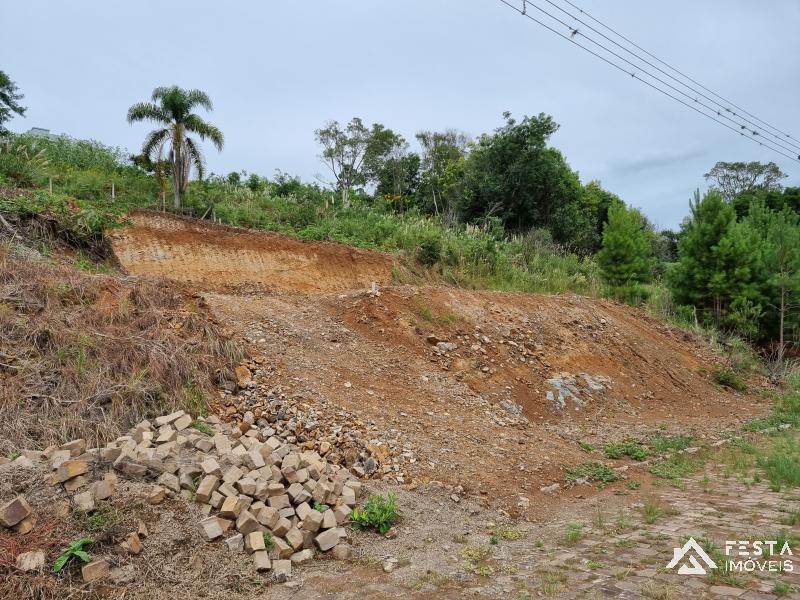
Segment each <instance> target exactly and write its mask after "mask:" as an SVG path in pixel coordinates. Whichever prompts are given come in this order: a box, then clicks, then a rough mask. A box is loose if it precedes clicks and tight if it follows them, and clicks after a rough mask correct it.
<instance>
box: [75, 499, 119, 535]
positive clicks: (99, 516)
mask: <svg viewBox="0 0 800 600" xmlns="http://www.w3.org/2000/svg"><path fill="white" fill-rule="evenodd" d="M119 520H120V514H119V512H118V511H117V510H116V509H115V508H114V507H112V506H109V505H107V504H105V505H103V506H100V507H99V508H98V509H97V510H95V511H94V512H93V513H92V514H90V515H89V514H85V513H84V514H82V515H81V521H82V524H83V527H84V528H85V529H86V530H87V531H92V532H98V531H106V530H107V529H110V528H111V527H113V526H114V525H116V524H117V523H118V522H119Z"/></svg>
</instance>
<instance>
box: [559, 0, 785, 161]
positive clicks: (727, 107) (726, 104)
mask: <svg viewBox="0 0 800 600" xmlns="http://www.w3.org/2000/svg"><path fill="white" fill-rule="evenodd" d="M564 1H565V2H566V3H567V4H569V5H570V6H572V7H575V8H576V9H577V10H579V11H580V12H581V13H583V14H586V15H587V16H588V17H589V18H591V19H593V20H595V21H597V19H594V17H592V16H591V15H589V14H588V13H584V11H583V10H582V9H580V8H578V7H576V6H575V5H574V4H572V2H569V0H564ZM545 2H547V3H548V4H550V5H551V6H553V7H555V8H556V9H557V10H559V11H561V12H562V13H564V14H565V15H567V16H569V17H570V18H571V19H573V20H574V21H577V22H578V23H580V24H581V25H583V26H585V27H587V28H588V29H590V30H591V31H593V32H595V33H596V34H597V35H599V36H601V37H602V38H604V39H606V40H608V41H609V42H611V43H612V44H614V45H615V46H617V47H618V48H621V49H622V50H624V51H625V52H627V53H628V54H630V55H632V56H634V57H635V58H636V59H637V60H640V61H642V62H643V63H645V64H647V65H649V66H650V67H652V68H654V69H656V70H657V71H658V72H659V73H662V74H663V75H666V76H667V77H669V78H670V79H672V80H673V81H675V82H677V83H678V84H679V85H682V86H683V87H685V88H686V89H688V90H690V91H691V92H692V93H693V94H697V95H699V96H701V97H703V98H705V99H706V100H708V101H709V102H711V103H713V104H715V105H717V106H718V107H719V108H721V109H722V110H723V111H725V112H726V113H730V114H732V115H733V116H735V117H739V118H741V119H742V120H743V121H745V122H746V123H749V124H750V125H751V126H752V127H754V128H755V129H752V130H750V132H751V133H754V134H756V135H759V133H756V131H755V130H758V131H759V132H760V134H763V135H767V136H770V137H772V138H775V142H776V143H777V145H779V146H781V147H782V148H785V149H786V150H788V151H790V152H797V151H798V150H800V143H798V142H796V141H794V139H793V138H792V136H791V135H789V134H788V133H783V132H780V131H779V132H778V134H775V133H773V132H772V131H769V130H768V129H765V128H764V127H762V126H761V125H758V124H757V123H754V122H753V121H751V120H750V119H748V118H747V117H746V116H744V114H739V113H737V112H736V111H734V110H733V109H731V107H732V106H733V107H734V108H736V109H738V110H739V111H740V113H746V114H748V115H749V114H750V113H747V111H745V110H744V109H741V108H739V107H738V106H736V105H735V104H733V103H732V102H730V101H729V100H725V99H724V98H722V97H721V96H719V95H717V94H715V93H714V92H712V91H711V90H709V89H708V88H706V87H705V86H703V85H702V84H700V83H697V82H695V81H694V80H693V79H691V78H690V77H688V76H687V75H684V74H683V73H681V72H680V71H678V70H677V69H675V68H674V67H672V66H670V65H668V64H667V63H665V62H664V61H662V60H661V59H659V58H657V57H656V56H654V55H653V54H651V53H650V52H648V51H647V50H644V49H643V48H641V47H640V46H638V45H637V44H635V43H633V42H631V41H630V40H628V38H626V37H625V36H623V35H622V34H620V33H618V32H617V31H614V30H613V29H611V28H610V27H608V26H607V25H605V24H602V23H601V25H603V27H605V28H606V29H608V30H609V31H612V32H613V33H614V35H616V36H617V37H620V38H622V39H623V40H625V41H627V42H628V43H629V44H632V45H633V46H635V47H637V48H639V49H640V50H641V51H642V52H644V53H645V54H647V55H648V56H650V57H652V58H654V59H655V60H656V61H658V62H659V63H661V64H663V65H665V66H667V67H668V68H669V69H671V70H672V71H674V72H676V73H678V74H679V75H681V77H683V78H685V79H689V80H690V81H692V82H693V83H694V84H695V85H696V86H698V87H699V88H701V89H697V88H695V87H693V86H691V85H689V84H687V83H685V82H683V81H681V80H680V79H679V78H677V77H675V76H674V75H672V74H670V73H669V72H667V71H665V70H664V69H662V68H661V67H659V66H658V65H655V64H653V63H652V62H650V61H649V60H647V59H646V58H643V57H641V56H639V55H638V54H637V53H636V52H634V51H633V50H630V49H629V48H626V47H625V46H624V45H623V44H620V43H619V42H617V41H616V40H614V39H612V38H610V37H609V36H607V35H605V34H604V33H603V32H601V31H599V30H597V29H595V28H594V27H592V26H591V25H590V24H589V23H587V22H586V21H583V20H581V19H579V18H578V17H576V16H575V15H573V14H572V13H570V12H569V11H567V10H565V9H563V8H562V7H560V6H559V5H558V4H556V3H555V2H553V0H545ZM597 22H598V23H600V22H599V21H597ZM562 24H563V22H562ZM567 27H569V25H567ZM574 31H576V33H577V34H579V35H583V34H582V33H581V32H580V31H578V30H577V29H575V30H574ZM584 37H586V36H584ZM587 39H589V38H587ZM623 60H624V59H623ZM701 90H706V91H708V92H709V93H710V94H712V95H713V96H716V97H717V98H720V99H721V100H722V101H723V103H720V102H719V101H718V100H715V99H714V98H712V97H710V96H707V95H706V94H705V93H703V91H701ZM687 96H688V94H687ZM750 116H752V117H753V118H754V119H756V120H757V121H761V119H759V118H758V117H755V116H754V115H750ZM729 120H731V121H733V119H729ZM761 122H762V123H763V121H761ZM768 126H769V125H768ZM769 127H771V126H769ZM748 129H749V128H748ZM772 129H775V128H774V127H772ZM776 131H777V130H776ZM784 141H785V142H786V143H787V144H789V145H790V146H792V147H787V146H785V145H783V142H784Z"/></svg>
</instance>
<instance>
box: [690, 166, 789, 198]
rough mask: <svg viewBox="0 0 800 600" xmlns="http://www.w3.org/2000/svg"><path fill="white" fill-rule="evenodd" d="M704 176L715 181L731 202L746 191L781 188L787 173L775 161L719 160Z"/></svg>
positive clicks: (716, 185)
mask: <svg viewBox="0 0 800 600" xmlns="http://www.w3.org/2000/svg"><path fill="white" fill-rule="evenodd" d="M703 177H705V178H706V179H707V180H712V181H714V183H715V185H714V187H715V188H716V189H717V190H719V192H720V193H721V194H722V196H723V198H725V200H727V201H728V202H731V201H732V200H733V199H734V198H736V196H738V195H739V194H742V193H744V192H752V191H755V190H760V191H777V190H780V189H781V183H780V182H781V179H784V178H785V177H786V173H784V172H783V171H781V170H780V168H779V167H778V165H776V164H775V163H774V162H770V163H767V164H766V165H765V164H762V163H760V162H749V163H745V162H718V163H717V164H715V165H714V167H713V168H712V169H711V170H710V171H709V172H708V173H706V174H705V175H703Z"/></svg>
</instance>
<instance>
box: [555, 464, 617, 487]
mask: <svg viewBox="0 0 800 600" xmlns="http://www.w3.org/2000/svg"><path fill="white" fill-rule="evenodd" d="M617 479H619V475H617V474H616V473H615V472H614V470H613V469H611V468H610V467H607V466H606V465H604V464H603V463H599V462H594V461H590V462H584V463H581V464H579V465H577V466H575V467H573V468H572V469H570V470H569V471H567V481H569V482H572V483H574V482H576V481H580V480H586V481H592V482H600V483H610V482H612V481H616V480H617Z"/></svg>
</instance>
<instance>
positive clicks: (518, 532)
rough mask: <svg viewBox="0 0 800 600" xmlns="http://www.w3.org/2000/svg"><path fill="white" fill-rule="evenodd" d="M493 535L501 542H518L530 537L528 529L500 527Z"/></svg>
mask: <svg viewBox="0 0 800 600" xmlns="http://www.w3.org/2000/svg"><path fill="white" fill-rule="evenodd" d="M492 533H493V534H494V535H495V536H496V537H497V538H499V539H501V540H511V541H516V540H521V539H524V538H526V537H528V530H527V529H517V528H514V527H498V528H497V529H495V530H494V531H493V532H492Z"/></svg>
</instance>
